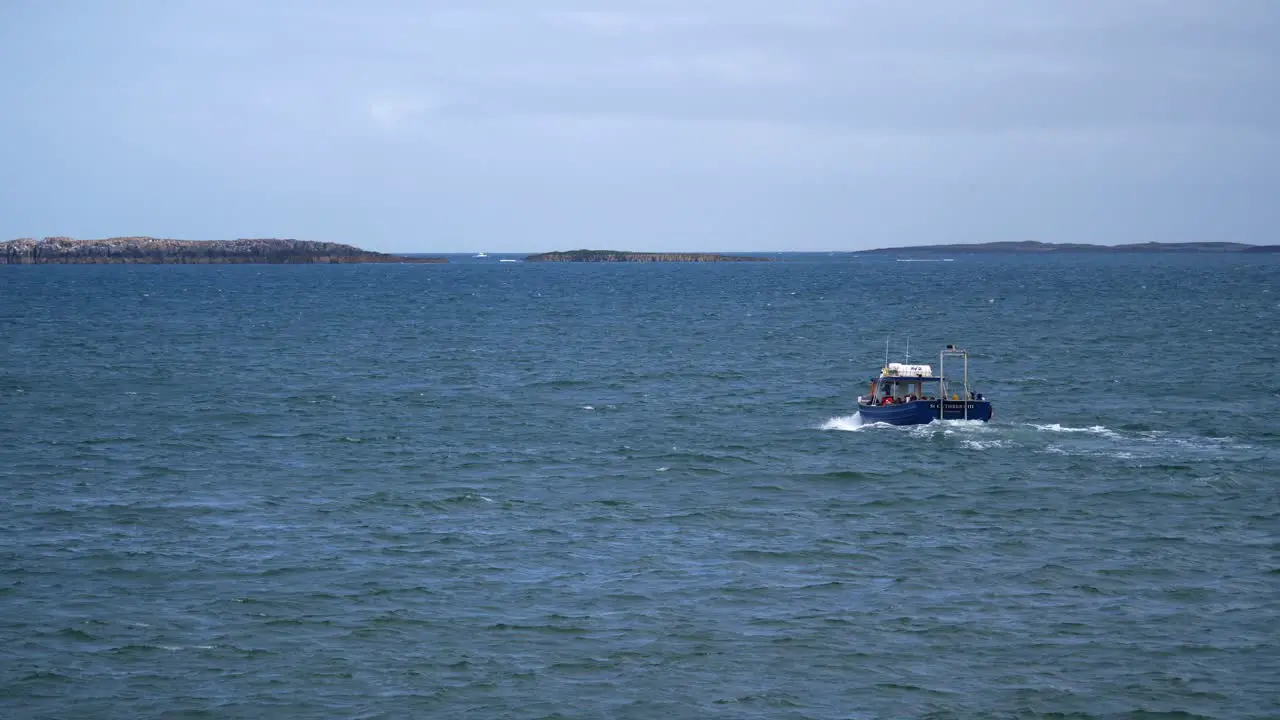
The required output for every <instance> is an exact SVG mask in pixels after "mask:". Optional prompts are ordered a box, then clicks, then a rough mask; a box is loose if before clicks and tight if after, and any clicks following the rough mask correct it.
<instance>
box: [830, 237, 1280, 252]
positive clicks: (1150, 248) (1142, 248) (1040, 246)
mask: <svg viewBox="0 0 1280 720" xmlns="http://www.w3.org/2000/svg"><path fill="white" fill-rule="evenodd" d="M1082 252H1091V253H1092V252H1097V253H1273V252H1280V245H1247V244H1244V243H1230V242H1188V243H1157V242H1148V243H1134V244H1130V245H1091V244H1088V243H1044V242H1036V241H1034V240H1029V241H1026V242H989V243H974V244H968V245H965V244H958V245H917V246H915V247H894V248H877V249H875V250H855V251H853V253H852V254H854V255H901V254H904V253H915V254H929V255H936V254H939V253H948V254H956V253H1024V254H1047V253H1082Z"/></svg>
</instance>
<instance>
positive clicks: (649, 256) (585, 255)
mask: <svg viewBox="0 0 1280 720" xmlns="http://www.w3.org/2000/svg"><path fill="white" fill-rule="evenodd" d="M772 259H773V258H767V257H754V256H744V255H716V254H713V253H643V252H625V251H621V250H564V251H556V252H547V253H539V254H537V255H529V256H528V257H526V258H525V259H524V261H525V262H597V263H599V262H759V261H769V260H772Z"/></svg>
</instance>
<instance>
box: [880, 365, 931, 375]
mask: <svg viewBox="0 0 1280 720" xmlns="http://www.w3.org/2000/svg"><path fill="white" fill-rule="evenodd" d="M880 375H881V377H933V367H932V366H931V365H907V364H905V363H889V364H888V365H887V366H885V368H884V369H883V370H881V371H880Z"/></svg>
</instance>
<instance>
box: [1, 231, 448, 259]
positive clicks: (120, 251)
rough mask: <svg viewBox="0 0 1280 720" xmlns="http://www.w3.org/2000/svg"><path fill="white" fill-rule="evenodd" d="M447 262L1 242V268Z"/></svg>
mask: <svg viewBox="0 0 1280 720" xmlns="http://www.w3.org/2000/svg"><path fill="white" fill-rule="evenodd" d="M443 262H448V260H446V259H444V258H434V257H403V256H400V255H388V254H386V253H379V252H371V251H369V250H361V249H360V248H357V247H353V246H351V245H343V244H341V243H330V242H316V241H312V240H282V239H277V238H252V239H240V240H166V239H161V238H152V237H118V238H107V239H105V240H73V239H71V238H66V237H47V238H44V239H43V240H33V239H31V238H21V239H18V240H10V241H8V242H0V265H39V264H46V263H64V264H67V263H70V264H117V263H120V264H153V265H160V264H243V263H278V264H295V263H296V264H303V263H443Z"/></svg>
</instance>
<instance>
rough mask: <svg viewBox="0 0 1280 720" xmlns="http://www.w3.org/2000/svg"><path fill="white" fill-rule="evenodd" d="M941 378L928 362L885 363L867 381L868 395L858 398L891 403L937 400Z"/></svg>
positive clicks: (864, 401)
mask: <svg viewBox="0 0 1280 720" xmlns="http://www.w3.org/2000/svg"><path fill="white" fill-rule="evenodd" d="M941 383H942V378H941V377H937V376H935V375H934V374H933V368H932V367H931V366H929V365H907V364H905V363H889V364H888V365H886V366H885V367H884V368H883V369H882V370H881V371H880V377H878V378H875V379H874V380H872V381H871V393H870V395H868V396H866V397H863V398H859V401H860V402H862V404H863V405H894V404H902V403H907V402H913V401H915V400H937V399H938V396H939V395H941V394H942V393H943V392H944V390H943V389H942V387H941Z"/></svg>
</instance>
